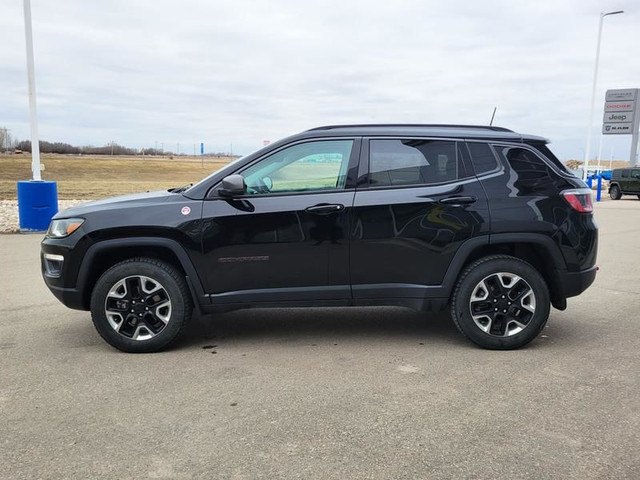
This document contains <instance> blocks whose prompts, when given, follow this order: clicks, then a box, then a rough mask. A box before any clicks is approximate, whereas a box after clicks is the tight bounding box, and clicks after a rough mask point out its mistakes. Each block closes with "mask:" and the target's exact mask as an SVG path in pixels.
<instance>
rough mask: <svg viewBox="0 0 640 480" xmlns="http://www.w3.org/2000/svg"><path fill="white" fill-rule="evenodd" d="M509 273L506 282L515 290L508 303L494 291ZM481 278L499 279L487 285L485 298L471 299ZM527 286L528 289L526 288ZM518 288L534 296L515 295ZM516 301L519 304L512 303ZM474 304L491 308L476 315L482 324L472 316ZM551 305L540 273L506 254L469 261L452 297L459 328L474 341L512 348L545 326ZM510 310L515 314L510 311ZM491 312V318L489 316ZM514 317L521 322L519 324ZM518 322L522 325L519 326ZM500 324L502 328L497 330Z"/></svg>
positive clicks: (453, 315)
mask: <svg viewBox="0 0 640 480" xmlns="http://www.w3.org/2000/svg"><path fill="white" fill-rule="evenodd" d="M497 274H505V275H504V276H500V275H497ZM508 275H511V279H510V282H513V283H512V284H509V288H510V289H511V292H514V293H513V296H514V298H515V299H516V300H514V301H513V302H510V303H508V305H509V306H507V302H508V300H510V299H509V298H506V299H505V297H504V296H502V295H501V294H500V293H496V292H499V291H500V289H502V288H505V287H504V285H503V282H502V280H501V279H505V278H509V276H508ZM516 276H517V277H520V279H521V280H523V281H524V283H522V282H521V281H520V280H516ZM483 281H484V282H485V283H484V285H490V284H491V283H492V282H493V283H495V282H498V283H496V288H495V291H494V290H492V289H491V288H488V289H486V290H487V291H486V293H487V300H473V298H478V297H477V296H476V297H473V298H472V295H473V294H474V292H475V293H476V294H477V293H478V292H480V293H482V292H483V287H482V286H481V285H480V283H481V282H483ZM487 282H489V284H487ZM527 288H529V290H526V289H527ZM520 291H522V292H527V291H530V292H532V293H533V297H531V295H530V294H529V293H526V294H525V295H524V296H523V297H518V295H517V294H518V292H520ZM501 293H506V296H507V297H508V296H509V295H510V294H511V293H510V292H506V291H502V292H501ZM503 299H504V300H503ZM472 300H473V307H472ZM492 302H496V303H492ZM518 302H519V304H516V305H512V303H518ZM525 302H527V303H528V305H527V306H528V307H529V308H533V312H530V311H529V309H527V307H525V305H524V304H525ZM532 302H533V303H532ZM503 303H504V305H502V304H503ZM494 306H498V307H500V308H502V307H504V308H505V310H502V311H505V312H507V314H506V315H503V314H502V313H501V311H499V310H495V309H494V308H491V307H494ZM477 307H482V308H481V309H480V310H483V311H486V308H487V307H488V309H489V310H490V312H488V313H487V316H486V317H484V318H482V317H483V315H482V314H480V315H476V319H477V322H478V323H480V324H481V325H482V327H481V326H480V325H479V324H478V323H476V320H474V319H473V315H472V311H471V309H472V308H477ZM550 309H551V307H550V298H549V289H548V288H547V284H546V283H545V281H544V278H542V275H540V273H539V272H538V271H537V270H536V269H535V268H533V267H532V266H531V265H530V264H528V263H527V262H524V261H522V260H520V259H518V258H515V257H511V256H507V255H492V256H488V257H483V258H481V259H479V260H477V261H475V262H474V263H472V264H471V265H469V267H467V268H466V269H465V270H464V272H463V273H462V275H461V276H460V279H459V280H458V284H457V285H456V288H455V291H454V293H453V297H452V301H451V316H452V318H453V321H454V323H455V324H456V327H458V330H460V332H461V333H462V334H463V335H464V336H465V337H467V338H468V339H469V340H471V341H472V342H474V343H475V344H477V345H479V346H481V347H483V348H488V349H492V350H511V349H516V348H520V347H522V346H523V345H526V344H527V343H529V342H530V341H531V340H533V339H534V338H536V337H537V336H538V334H539V333H540V332H541V331H542V329H543V328H544V326H545V324H546V323H547V320H548V318H549V311H550ZM494 310H495V312H497V313H495V312H494ZM512 313H513V315H514V316H512V315H511V314H512ZM492 316H493V318H489V317H492ZM479 317H480V318H479ZM525 320H526V322H525ZM516 321H519V322H521V323H520V324H518V323H516ZM520 325H525V326H524V327H520ZM503 326H504V328H503V329H502V331H500V330H501V327H503ZM514 327H515V328H514ZM483 328H489V332H487V331H484V330H483ZM519 329H520V330H519Z"/></svg>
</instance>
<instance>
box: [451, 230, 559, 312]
mask: <svg viewBox="0 0 640 480" xmlns="http://www.w3.org/2000/svg"><path fill="white" fill-rule="evenodd" d="M500 254H502V255H510V256H512V257H516V258H520V259H522V260H524V261H526V262H527V263H529V264H531V265H532V266H533V267H534V268H535V269H536V270H538V271H539V272H540V274H541V275H542V277H543V278H544V281H545V282H546V284H547V286H548V288H549V292H550V295H551V303H552V304H553V306H554V307H555V308H557V309H559V310H564V309H565V308H566V305H567V302H566V296H565V294H564V289H563V286H562V284H561V282H560V281H559V279H558V275H557V273H556V272H558V271H560V270H565V269H566V267H565V261H564V258H563V256H562V253H561V252H560V249H559V247H558V246H557V245H556V243H555V242H554V241H553V240H552V239H551V238H550V237H548V236H546V235H542V234H532V233H526V234H520V233H503V234H492V235H490V236H486V237H478V239H472V241H467V242H465V243H464V244H463V246H462V247H461V248H460V250H458V253H457V254H456V256H455V258H454V260H453V261H452V262H451V265H450V266H449V269H448V270H447V273H446V275H445V280H444V286H445V288H446V290H447V291H448V292H450V294H452V293H453V290H454V288H455V285H456V283H457V281H458V279H459V278H460V275H461V274H462V272H463V271H464V269H465V268H467V267H468V266H469V265H470V264H471V263H473V262H475V261H476V260H478V259H480V258H482V257H485V256H489V255H500Z"/></svg>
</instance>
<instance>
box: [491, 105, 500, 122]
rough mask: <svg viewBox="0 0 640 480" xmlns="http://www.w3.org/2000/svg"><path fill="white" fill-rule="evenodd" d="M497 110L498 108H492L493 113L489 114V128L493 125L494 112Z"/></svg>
mask: <svg viewBox="0 0 640 480" xmlns="http://www.w3.org/2000/svg"><path fill="white" fill-rule="evenodd" d="M497 109H498V107H497V106H496V107H493V113H492V114H491V121H490V122H489V126H492V125H493V119H494V117H495V116H496V110H497Z"/></svg>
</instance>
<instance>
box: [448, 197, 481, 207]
mask: <svg viewBox="0 0 640 480" xmlns="http://www.w3.org/2000/svg"><path fill="white" fill-rule="evenodd" d="M439 203H443V204H445V205H451V206H454V207H459V206H460V205H470V204H472V203H476V197H447V198H443V199H442V200H440V202H439Z"/></svg>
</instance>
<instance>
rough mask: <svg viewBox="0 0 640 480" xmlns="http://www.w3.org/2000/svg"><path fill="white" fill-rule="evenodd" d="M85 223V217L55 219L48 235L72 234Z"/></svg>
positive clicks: (63, 235)
mask: <svg viewBox="0 0 640 480" xmlns="http://www.w3.org/2000/svg"><path fill="white" fill-rule="evenodd" d="M83 223H84V218H62V219H60V220H53V221H52V222H51V225H49V231H48V232H47V236H48V237H52V238H62V237H66V236H68V235H71V234H72V233H73V232H75V231H76V230H77V229H78V228H80V225H82V224H83Z"/></svg>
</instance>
